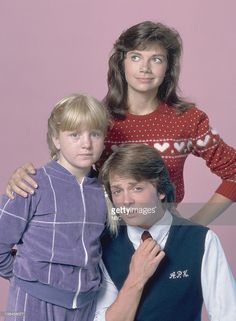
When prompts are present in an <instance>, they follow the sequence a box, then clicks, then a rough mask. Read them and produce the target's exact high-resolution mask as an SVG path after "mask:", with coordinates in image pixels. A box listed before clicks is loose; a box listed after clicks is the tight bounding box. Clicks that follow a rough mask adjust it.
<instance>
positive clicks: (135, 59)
mask: <svg viewBox="0 0 236 321" xmlns="http://www.w3.org/2000/svg"><path fill="white" fill-rule="evenodd" d="M130 58H131V60H132V61H135V62H136V61H139V60H140V56H138V55H131V57H130Z"/></svg>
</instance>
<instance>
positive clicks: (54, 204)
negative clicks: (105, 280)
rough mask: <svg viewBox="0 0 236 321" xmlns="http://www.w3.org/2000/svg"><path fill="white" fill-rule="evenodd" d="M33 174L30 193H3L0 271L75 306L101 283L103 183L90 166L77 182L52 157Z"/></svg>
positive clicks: (46, 296) (44, 296) (32, 290)
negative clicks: (13, 252)
mask: <svg viewBox="0 0 236 321" xmlns="http://www.w3.org/2000/svg"><path fill="white" fill-rule="evenodd" d="M35 180H36V181H37V183H38V185H39V187H38V189H37V190H36V191H35V194H34V195H30V196H28V197H27V198H23V197H21V196H19V195H16V196H15V199H14V200H10V199H9V198H7V197H6V196H5V195H4V196H3V197H2V200H1V206H0V275H1V276H3V277H5V278H11V277H13V276H14V277H15V279H16V280H17V281H18V284H19V285H20V286H21V287H23V288H24V289H25V290H26V291H27V292H29V293H30V294H32V295H34V296H36V297H38V298H40V299H43V300H45V301H49V302H51V303H54V304H58V305H62V306H65V307H70V308H72V307H73V308H76V307H79V306H81V305H83V304H85V303H86V301H88V300H91V299H93V298H94V297H95V296H96V293H97V291H98V289H99V287H100V283H101V276H100V270H99V266H98V262H99V260H100V257H101V247H100V239H99V238H100V235H101V233H102V231H103V229H104V223H105V219H106V211H107V209H106V204H105V199H104V193H103V189H102V187H101V185H100V184H99V182H98V180H97V177H96V176H95V173H94V171H93V170H91V172H90V174H89V175H88V176H85V177H84V179H83V182H82V183H81V184H79V183H78V182H77V180H76V177H75V176H73V175H72V174H71V173H69V172H68V171H67V170H66V169H65V168H64V167H62V166H61V165H60V164H58V163H57V162H55V161H51V162H49V163H48V164H47V165H45V166H44V167H42V168H39V169H38V170H37V174H36V175H35ZM15 244H17V255H16V257H15V259H14V258H13V257H12V255H11V252H10V251H11V249H12V247H13V246H14V245H15Z"/></svg>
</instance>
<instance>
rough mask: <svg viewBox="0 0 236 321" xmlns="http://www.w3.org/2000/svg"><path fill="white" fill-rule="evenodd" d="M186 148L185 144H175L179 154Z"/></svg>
mask: <svg viewBox="0 0 236 321" xmlns="http://www.w3.org/2000/svg"><path fill="white" fill-rule="evenodd" d="M184 146H185V143H184V142H181V143H177V142H176V143H174V148H175V149H176V150H177V151H178V152H181V150H182V149H183V148H184Z"/></svg>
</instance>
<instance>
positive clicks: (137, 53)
mask: <svg viewBox="0 0 236 321" xmlns="http://www.w3.org/2000/svg"><path fill="white" fill-rule="evenodd" d="M127 54H130V55H132V54H136V55H142V52H141V51H128V52H127ZM152 56H158V57H167V55H165V54H162V53H155V54H153V55H152Z"/></svg>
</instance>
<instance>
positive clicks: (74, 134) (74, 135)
mask: <svg viewBox="0 0 236 321" xmlns="http://www.w3.org/2000/svg"><path fill="white" fill-rule="evenodd" d="M70 136H71V137H73V138H79V136H80V133H78V132H73V133H71V134H70Z"/></svg>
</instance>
